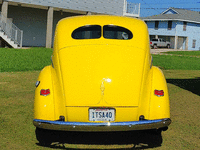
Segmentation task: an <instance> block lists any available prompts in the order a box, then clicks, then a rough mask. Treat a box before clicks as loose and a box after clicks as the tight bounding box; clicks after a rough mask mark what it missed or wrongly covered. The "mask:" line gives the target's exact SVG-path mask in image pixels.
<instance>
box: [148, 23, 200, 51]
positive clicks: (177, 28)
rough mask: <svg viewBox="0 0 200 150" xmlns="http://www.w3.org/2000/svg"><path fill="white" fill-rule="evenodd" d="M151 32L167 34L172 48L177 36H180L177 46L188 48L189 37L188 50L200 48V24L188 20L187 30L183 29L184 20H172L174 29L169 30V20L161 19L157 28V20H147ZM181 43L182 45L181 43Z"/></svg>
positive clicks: (152, 33) (159, 34)
mask: <svg viewBox="0 0 200 150" xmlns="http://www.w3.org/2000/svg"><path fill="white" fill-rule="evenodd" d="M146 23H147V26H148V29H149V34H150V35H151V37H154V36H153V35H158V37H159V36H160V37H162V36H166V37H170V39H171V43H172V48H174V45H173V44H174V43H175V42H174V40H175V36H178V37H179V39H178V46H177V48H178V49H179V48H181V49H186V41H187V38H188V50H200V37H199V35H200V24H199V23H192V22H187V26H186V31H184V30H183V26H184V24H183V21H172V29H171V30H168V22H167V21H159V26H158V29H157V30H156V29H155V21H146ZM193 40H196V45H195V48H193ZM180 44H181V45H180Z"/></svg>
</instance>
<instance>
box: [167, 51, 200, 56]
mask: <svg viewBox="0 0 200 150" xmlns="http://www.w3.org/2000/svg"><path fill="white" fill-rule="evenodd" d="M165 54H172V55H182V56H195V57H200V51H169V52H165Z"/></svg>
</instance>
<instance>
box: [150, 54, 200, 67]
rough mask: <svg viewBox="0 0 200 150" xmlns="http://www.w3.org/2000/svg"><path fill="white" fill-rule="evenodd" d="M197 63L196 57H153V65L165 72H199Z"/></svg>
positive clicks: (199, 60)
mask: <svg viewBox="0 0 200 150" xmlns="http://www.w3.org/2000/svg"><path fill="white" fill-rule="evenodd" d="M192 54H193V53H192ZM199 62H200V58H198V57H190V56H177V55H153V65H154V66H158V67H160V68H161V69H165V70H169V69H170V70H200V65H199Z"/></svg>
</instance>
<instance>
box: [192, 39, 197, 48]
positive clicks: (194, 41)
mask: <svg viewBox="0 0 200 150" xmlns="http://www.w3.org/2000/svg"><path fill="white" fill-rule="evenodd" d="M195 47H196V40H193V41H192V48H195Z"/></svg>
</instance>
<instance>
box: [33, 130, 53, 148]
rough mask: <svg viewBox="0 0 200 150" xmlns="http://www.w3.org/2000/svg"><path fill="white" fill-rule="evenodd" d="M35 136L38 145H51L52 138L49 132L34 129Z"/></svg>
mask: <svg viewBox="0 0 200 150" xmlns="http://www.w3.org/2000/svg"><path fill="white" fill-rule="evenodd" d="M35 135H36V139H37V140H38V142H39V144H40V145H43V146H49V145H51V143H52V138H53V137H52V136H53V135H52V132H51V130H46V129H41V128H36V130H35Z"/></svg>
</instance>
